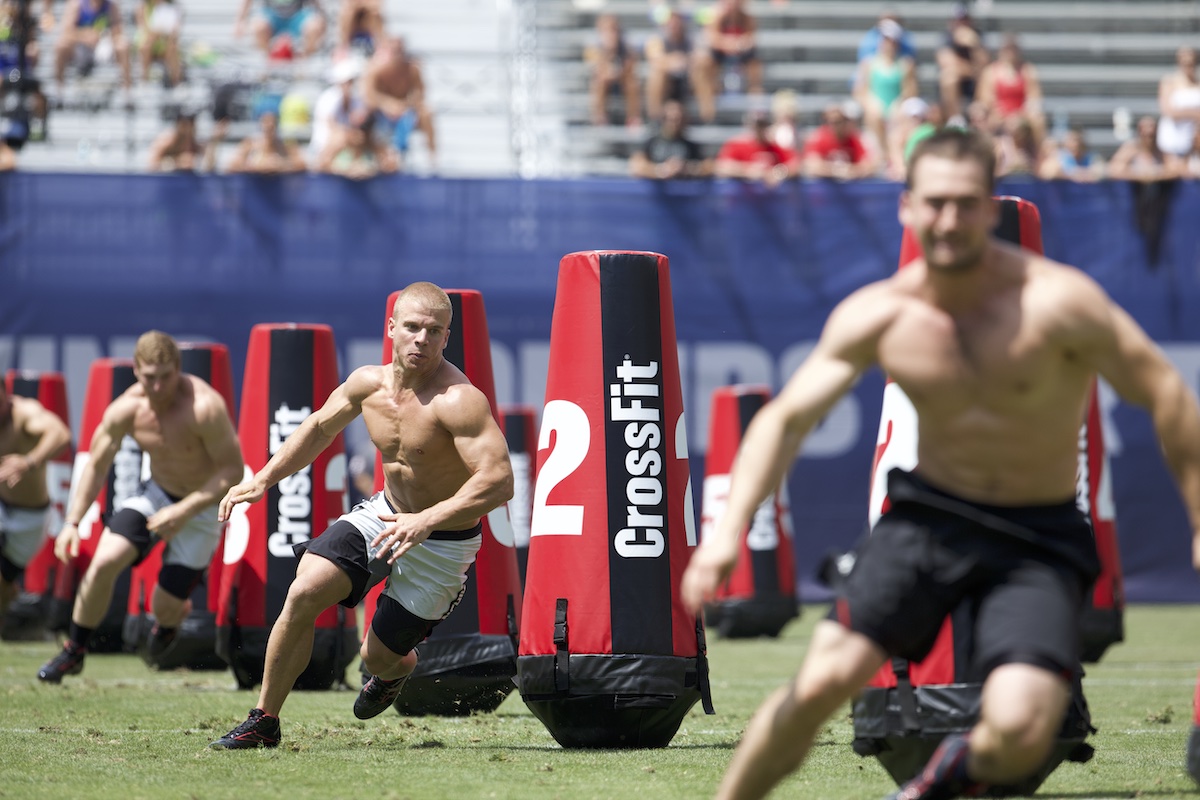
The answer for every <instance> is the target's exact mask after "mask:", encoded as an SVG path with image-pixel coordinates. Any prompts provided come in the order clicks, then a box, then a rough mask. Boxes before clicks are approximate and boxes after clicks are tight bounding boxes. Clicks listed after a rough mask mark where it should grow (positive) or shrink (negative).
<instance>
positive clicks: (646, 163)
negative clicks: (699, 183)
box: [629, 100, 712, 180]
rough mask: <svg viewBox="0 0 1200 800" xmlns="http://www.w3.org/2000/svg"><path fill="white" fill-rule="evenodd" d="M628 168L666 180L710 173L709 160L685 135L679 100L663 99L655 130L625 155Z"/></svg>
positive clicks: (681, 107)
mask: <svg viewBox="0 0 1200 800" xmlns="http://www.w3.org/2000/svg"><path fill="white" fill-rule="evenodd" d="M629 172H630V174H632V175H633V176H634V177H637V178H649V179H650V180H670V179H672V178H699V177H703V176H705V175H709V174H711V173H712V161H711V160H710V159H707V158H705V157H704V155H703V154H702V153H701V151H700V145H698V144H696V143H695V142H694V141H692V140H691V139H689V138H688V135H687V115H686V113H685V111H684V108H683V103H681V102H679V101H678V100H668V101H666V102H665V103H663V110H662V122H661V123H660V124H659V126H658V130H657V131H656V132H655V133H654V134H653V135H651V136H650V138H648V139H647V140H646V141H645V142H644V143H643V144H642V146H641V147H639V148H638V149H637V150H635V151H634V152H633V154H632V155H630V156H629Z"/></svg>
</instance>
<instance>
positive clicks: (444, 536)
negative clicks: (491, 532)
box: [429, 520, 483, 542]
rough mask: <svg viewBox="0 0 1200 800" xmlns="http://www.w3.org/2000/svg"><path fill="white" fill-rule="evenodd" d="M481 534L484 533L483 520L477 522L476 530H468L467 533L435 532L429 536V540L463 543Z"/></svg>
mask: <svg viewBox="0 0 1200 800" xmlns="http://www.w3.org/2000/svg"><path fill="white" fill-rule="evenodd" d="M481 533H483V520H479V522H476V523H475V527H474V528H467V529H466V530H465V531H434V532H433V533H431V534H429V538H430V539H437V540H439V541H443V542H461V541H465V540H467V539H474V538H475V537H476V536H478V535H479V534H481Z"/></svg>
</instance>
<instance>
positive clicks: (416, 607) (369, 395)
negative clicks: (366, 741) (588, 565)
mask: <svg viewBox="0 0 1200 800" xmlns="http://www.w3.org/2000/svg"><path fill="white" fill-rule="evenodd" d="M450 315H451V306H450V298H449V297H447V296H446V293H445V292H443V291H442V290H441V289H439V288H438V287H437V286H435V285H434V284H432V283H424V282H422V283H414V284H412V285H410V286H408V287H406V288H405V289H404V290H403V291H402V292H401V293H400V295H399V297H397V299H396V304H395V306H394V307H393V311H392V318H391V319H390V320H389V321H388V337H389V338H390V339H392V343H393V344H392V363H391V364H389V365H386V366H366V367H359V368H358V369H356V370H355V371H354V372H352V373H351V374H350V377H349V378H347V379H346V382H345V383H343V384H342V385H341V386H339V387H338V388H337V389H334V391H333V393H332V394H330V395H329V399H328V400H327V401H326V402H325V405H324V406H323V407H322V408H320V409H319V410H318V411H316V412H315V413H314V414H312V415H311V416H309V417H308V419H306V420H305V421H304V422H303V423H302V424H301V425H300V427H299V428H298V429H297V430H296V431H295V432H294V433H292V434H291V435H290V436H289V437H288V438H287V440H286V441H285V442H284V444H283V446H282V447H281V448H280V449H279V451H278V452H277V453H276V454H275V455H274V456H272V457H271V460H270V461H268V462H267V464H266V465H265V466H264V467H263V468H262V469H261V470H259V472H258V474H257V475H255V476H254V477H253V478H252V479H251V480H249V481H246V482H245V483H241V484H239V485H237V486H235V487H233V488H232V489H230V490H229V494H227V495H226V496H225V499H224V500H222V501H221V518H222V519H227V518H228V517H229V514H230V512H231V511H232V509H233V507H234V506H236V505H237V504H238V503H253V502H257V501H258V500H260V499H261V498H262V497H263V496H264V495H265V494H266V491H267V490H268V489H269V488H270V487H272V486H274V485H275V484H276V483H278V482H279V481H281V480H283V479H284V478H286V477H287V476H289V475H292V474H293V473H295V472H297V471H299V470H301V469H303V468H304V467H305V466H307V465H308V464H311V463H312V462H313V460H314V459H316V457H317V455H318V454H319V453H320V452H321V451H322V450H324V449H325V448H326V447H328V446H329V444H330V443H331V442H333V440H334V437H336V436H337V435H338V433H339V432H340V431H341V430H342V429H344V428H345V427H346V425H348V424H349V423H350V422H351V421H352V420H353V419H355V418H356V417H358V416H359V415H360V414H361V415H362V417H363V421H364V422H365V423H366V426H367V432H368V433H369V435H370V437H371V442H372V443H373V444H374V445H375V447H376V448H378V449H379V452H380V453H381V454H382V456H383V472H384V490H383V491H381V492H379V493H377V494H376V495H375V496H374V497H371V498H368V499H367V500H365V501H363V502H362V503H359V504H358V505H357V506H355V507H354V508H353V509H352V510H351V511H350V513H349V514H346V515H344V516H342V517H341V518H340V519H338V520H337V521H336V522H334V523H333V524H332V525H330V526H329V528H328V529H326V531H325V532H324V533H322V534H321V535H320V536H318V537H316V538H315V539H312V540H310V541H308V542H305V543H303V544H300V545H297V546H296V551H297V555H298V556H299V557H300V563H299V564H298V565H297V566H296V578H295V580H293V581H292V585H291V587H290V588H289V589H288V595H287V599H286V600H285V601H284V605H283V611H282V612H281V613H280V615H279V618H278V619H277V620H276V621H275V624H274V626H273V627H272V629H271V635H270V638H269V639H268V640H267V657H266V665H265V671H264V675H263V682H262V690H261V692H260V693H259V697H258V706H257V707H256V708H254V709H252V710H251V711H250V715H249V717H248V718H247V719H246V721H245V722H243V723H242V724H241V725H238V726H237V727H236V728H234V729H233V730H232V731H230V732H229V733H227V734H226V735H224V736H222V737H221V738H220V739H217V740H216V741H215V742H213V743H212V744H211V745H210V747H212V748H214V749H219V750H238V749H244V748H256V747H276V746H278V745H279V739H280V728H279V711H280V709H281V708H282V707H283V703H284V701H285V700H286V699H287V696H288V693H289V692H291V689H292V686H293V684H295V682H296V679H297V678H298V677H299V676H300V674H301V673H302V672H303V671H304V669H305V667H306V666H307V665H308V662H309V659H310V657H311V654H312V643H313V630H314V626H315V624H316V620H317V617H318V616H319V615H320V614H321V612H323V611H324V610H325V609H327V608H329V607H330V606H332V605H333V604H335V603H341V604H342V605H344V606H346V607H347V608H354V607H355V606H356V605H358V604H359V602H361V601H362V599H363V597H364V596H365V595H366V593H367V590H368V589H370V588H371V587H372V586H373V585H375V584H377V583H379V581H381V580H383V579H385V578H386V579H387V587H386V589H385V590H384V592H383V594H382V595H381V596H380V598H379V603H378V605H377V606H376V609H375V616H374V618H373V619H372V620H371V624H370V630H369V631H368V632H367V636H366V638H365V639H364V641H363V644H362V649H361V651H360V654H361V656H362V660H363V665H364V667H365V668H366V669H367V671H369V672H370V673H371V676H372V677H371V678H370V680H369V681H367V683H366V684H365V685H364V686H363V688H362V691H361V692H360V693H359V695H358V699H357V700H355V702H354V715H355V716H356V717H358V718H359V719H370V718H371V717H374V716H377V715H378V714H381V713H382V712H383V711H385V710H386V709H387V708H388V707H389V706H390V705H392V703H393V702H395V700H396V698H397V697H398V696H399V694H400V689H401V688H402V687H403V686H404V682H405V680H407V678H408V676H409V675H410V674H412V671H413V670H414V669H415V668H416V666H417V654H416V653H415V652H413V648H414V647H415V646H416V645H417V644H418V643H419V642H420V641H421V640H422V639H424V638H425V637H426V636H428V635H429V632H430V631H431V630H433V627H434V626H435V625H436V624H437V623H438V622H439V621H440V620H442V619H443V618H444V617H445V616H446V615H447V614H449V613H450V611H451V610H452V609H453V608H454V606H455V605H456V604H457V603H458V601H459V599H460V598H461V597H462V592H463V589H464V587H465V585H466V572H467V569H468V568H469V567H470V566H471V564H472V563H473V562H474V561H475V554H476V553H477V552H478V551H479V545H480V543H481V531H482V523H481V518H482V517H483V516H484V515H486V514H487V513H488V512H489V511H491V510H492V509H494V508H496V507H498V506H500V505H502V504H503V503H506V502H508V500H509V499H510V498H511V497H512V493H513V475H512V465H511V464H510V462H509V458H508V447H507V445H506V444H505V440H504V435H503V434H502V433H501V432H500V427H499V426H498V425H497V424H496V421H495V419H494V418H493V417H492V412H491V408H490V406H489V404H488V400H487V397H485V396H484V394H483V392H481V391H479V389H477V388H475V387H474V386H472V385H471V383H470V381H468V380H467V377H466V376H465V375H463V373H462V371H461V370H459V369H458V367H456V366H454V365H453V364H451V363H450V362H448V361H446V360H445V358H444V357H443V355H442V351H443V350H444V349H445V347H446V343H447V341H448V337H449V335H450Z"/></svg>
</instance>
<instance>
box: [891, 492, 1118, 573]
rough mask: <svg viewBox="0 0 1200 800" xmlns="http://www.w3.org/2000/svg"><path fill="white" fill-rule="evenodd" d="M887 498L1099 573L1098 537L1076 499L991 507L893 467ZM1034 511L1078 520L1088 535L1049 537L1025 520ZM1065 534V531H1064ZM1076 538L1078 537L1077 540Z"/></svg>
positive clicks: (1039, 513)
mask: <svg viewBox="0 0 1200 800" xmlns="http://www.w3.org/2000/svg"><path fill="white" fill-rule="evenodd" d="M887 487H888V494H887V496H888V500H890V501H891V502H892V504H893V505H898V504H900V503H904V502H914V503H920V504H921V505H924V506H926V507H928V508H935V509H938V510H940V511H944V512H947V513H950V514H954V515H956V516H958V517H961V518H963V519H965V520H968V521H970V522H974V523H976V524H978V525H979V526H980V528H981V529H982V530H985V531H989V532H991V533H996V534H1002V535H1004V536H1008V537H1009V538H1012V539H1017V540H1020V541H1022V542H1025V543H1026V544H1028V545H1030V546H1032V547H1035V548H1038V549H1040V550H1042V551H1044V552H1047V553H1052V554H1054V555H1056V556H1058V557H1059V558H1063V559H1066V560H1067V561H1068V562H1069V563H1071V564H1074V565H1075V567H1076V568H1078V569H1080V570H1082V571H1083V572H1085V573H1088V574H1090V575H1091V576H1092V578H1095V576H1096V575H1097V574H1099V570H1100V565H1099V561H1098V556H1097V555H1096V548H1095V540H1094V539H1093V537H1092V536H1091V534H1090V532H1091V521H1090V520H1089V519H1088V518H1087V515H1086V514H1084V513H1083V512H1082V511H1080V509H1079V507H1078V506H1077V505H1076V504H1075V502H1074V501H1068V502H1066V503H1054V504H1052V505H1039V506H1023V507H1015V506H1014V507H1008V506H989V505H983V504H980V503H973V502H971V501H969V500H963V499H962V498H960V497H957V496H955V495H953V494H950V493H949V492H946V491H943V490H941V489H937V488H935V487H933V486H931V485H930V484H929V483H927V482H926V481H924V480H922V479H921V478H918V477H917V476H916V475H914V474H913V473H911V472H906V471H904V470H902V469H892V470H890V471H889V472H888V483H887ZM1029 512H1032V513H1033V514H1038V515H1046V516H1048V515H1055V514H1057V515H1062V517H1063V519H1064V520H1070V521H1072V522H1075V521H1078V522H1079V523H1080V524H1081V528H1080V530H1081V531H1087V532H1088V534H1087V535H1085V536H1081V537H1074V538H1065V537H1064V538H1062V539H1059V538H1057V537H1050V536H1047V535H1046V532H1045V531H1042V530H1035V529H1032V528H1030V527H1027V525H1026V524H1025V520H1024V519H1022V517H1023V515H1024V513H1029ZM1063 532H1064V533H1065V531H1063ZM1076 539H1077V540H1076Z"/></svg>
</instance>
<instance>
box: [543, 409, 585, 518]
mask: <svg viewBox="0 0 1200 800" xmlns="http://www.w3.org/2000/svg"><path fill="white" fill-rule="evenodd" d="M552 432H553V433H557V434H558V437H557V440H556V441H555V443H554V449H553V450H551V451H550V454H549V455H548V456H546V460H545V462H543V463H542V467H541V469H539V470H538V476H537V483H536V484H535V485H534V490H533V518H532V519H531V520H530V523H529V535H530V536H531V537H532V536H582V535H583V506H581V505H550V504H549V503H547V502H546V500H547V498H549V497H550V492H552V491H554V487H555V486H558V484H559V483H560V482H561V481H562V480H563V479H564V478H566V477H567V476H568V475H570V474H571V473H572V472H574V471H575V470H576V469H578V468H579V465H580V464H582V463H583V460H584V458H586V457H587V454H588V448H590V447H591V444H592V429H591V426H590V425H588V418H587V412H585V411H584V410H583V409H582V408H580V407H579V406H577V405H575V404H574V403H572V402H570V401H569V400H551V401H550V402H549V403H547V404H546V407H545V408H544V409H543V410H542V429H541V432H540V433H539V434H538V450H545V449H546V448H547V447H549V446H550V434H551V433H552Z"/></svg>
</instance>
